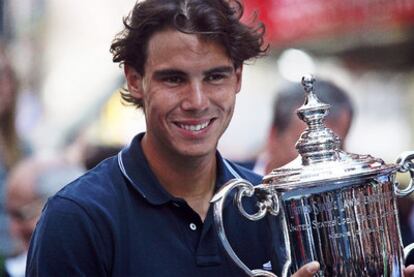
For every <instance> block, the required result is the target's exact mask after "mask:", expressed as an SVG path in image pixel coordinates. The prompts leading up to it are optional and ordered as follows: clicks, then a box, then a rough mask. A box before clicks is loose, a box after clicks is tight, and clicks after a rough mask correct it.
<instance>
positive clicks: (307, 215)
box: [211, 76, 414, 277]
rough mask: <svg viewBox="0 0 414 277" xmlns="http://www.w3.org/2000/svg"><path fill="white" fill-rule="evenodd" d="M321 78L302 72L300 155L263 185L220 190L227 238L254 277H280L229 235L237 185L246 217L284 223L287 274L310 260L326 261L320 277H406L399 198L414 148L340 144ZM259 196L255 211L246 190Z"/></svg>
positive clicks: (241, 183) (413, 167)
mask: <svg viewBox="0 0 414 277" xmlns="http://www.w3.org/2000/svg"><path fill="white" fill-rule="evenodd" d="M314 82H315V79H314V78H313V77H312V76H305V77H303V79H302V85H303V86H304V91H305V102H304V104H303V105H302V107H300V108H299V109H298V111H297V113H298V116H299V118H300V119H302V120H303V121H304V122H305V123H306V124H307V126H308V127H307V128H306V130H305V131H304V132H303V133H302V135H301V137H300V138H299V140H298V142H297V144H296V148H297V150H298V152H299V156H298V158H296V159H295V160H293V161H292V162H290V163H288V164H287V165H285V166H283V167H281V168H277V169H274V170H272V172H270V173H269V174H268V175H267V176H265V177H264V178H263V180H262V183H261V184H259V185H257V186H253V184H251V183H249V182H248V181H246V180H243V179H234V180H231V181H229V182H228V183H227V184H225V185H224V186H223V187H222V188H221V189H220V190H219V191H218V192H217V193H216V195H215V196H214V197H213V199H212V201H211V202H212V203H214V220H215V224H216V227H217V231H218V235H219V238H220V241H221V243H222V244H223V247H224V248H225V250H226V251H227V253H228V255H229V256H230V258H231V259H232V260H233V261H234V262H235V263H236V264H237V265H238V266H239V267H240V268H242V269H243V271H244V272H245V273H246V274H247V276H272V277H274V276H276V275H275V274H274V273H271V272H269V271H266V270H262V269H253V270H251V269H249V268H248V267H247V266H246V265H245V264H244V263H243V262H242V261H241V260H240V259H239V258H238V257H237V254H236V253H235V252H234V251H233V249H232V248H231V245H230V244H229V242H228V240H227V238H226V234H225V229H224V224H223V217H222V214H223V203H224V200H225V198H226V197H227V196H228V195H229V194H230V192H231V191H233V190H236V194H235V196H234V197H235V199H234V200H235V203H236V205H237V207H238V209H239V211H240V212H241V214H242V215H243V216H245V217H246V218H248V219H250V220H254V221H255V220H261V219H262V218H264V217H265V216H266V217H267V220H270V221H274V222H278V223H277V224H278V226H277V227H276V228H277V229H278V230H276V231H274V232H281V231H282V234H283V241H284V245H285V252H286V253H285V261H284V263H283V267H282V269H281V273H280V275H281V276H288V275H289V274H290V273H293V272H295V271H297V270H298V269H299V268H300V267H301V266H303V265H304V264H306V263H308V262H311V261H318V262H319V263H320V265H321V267H320V270H319V272H318V273H317V276H343V277H350V276H358V277H361V276H384V277H386V276H403V273H402V271H403V267H404V261H405V258H406V256H407V255H408V252H409V251H410V250H411V249H412V248H414V244H412V245H409V246H407V247H406V249H403V247H402V240H401V232H400V227H399V220H398V210H397V203H396V199H397V197H404V196H406V195H408V194H410V193H411V192H412V191H413V190H414V184H413V182H414V151H411V152H410V151H408V152H404V153H402V154H401V155H400V157H399V158H398V159H397V162H396V163H395V164H386V163H384V161H383V160H381V159H378V158H374V157H372V156H370V155H357V154H351V153H347V152H345V151H343V150H341V149H339V146H340V140H339V138H338V137H337V136H336V135H335V134H334V133H333V132H332V131H331V130H330V129H328V128H326V126H325V125H324V118H325V117H326V115H327V113H328V112H329V107H330V105H329V104H326V103H322V102H320V101H319V99H318V98H317V96H316V94H315V93H317V92H315V91H314ZM397 172H401V173H409V174H410V177H411V181H410V183H409V185H408V186H407V187H406V188H404V189H401V188H399V184H398V182H396V180H395V177H396V174H397ZM252 196H255V197H256V198H257V199H258V200H257V207H258V211H257V212H256V213H255V214H249V213H247V212H246V211H245V210H244V208H243V205H242V199H243V197H252ZM275 218H277V220H274V219H275ZM269 243H271V242H269Z"/></svg>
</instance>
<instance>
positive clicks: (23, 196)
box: [0, 157, 84, 277]
mask: <svg viewBox="0 0 414 277" xmlns="http://www.w3.org/2000/svg"><path fill="white" fill-rule="evenodd" d="M83 172H84V170H83V169H82V168H81V167H77V166H74V165H69V164H68V163H67V162H66V161H64V160H62V159H58V158H41V157H30V158H26V159H24V160H22V161H21V162H19V163H18V164H17V165H16V166H15V167H13V169H12V170H11V172H10V174H9V177H8V179H7V182H6V210H7V215H8V216H9V218H10V233H11V235H12V236H13V238H14V239H16V240H17V241H18V243H19V246H20V247H19V253H18V254H17V255H15V256H12V257H8V258H6V259H5V261H4V264H3V266H2V268H3V271H2V272H0V276H11V277H23V276H25V269H26V258H27V250H28V248H29V242H30V238H31V236H32V232H33V230H34V228H35V226H36V223H37V220H38V219H39V216H40V213H41V210H42V208H43V205H44V204H45V203H46V200H47V199H48V197H50V196H52V195H53V194H55V193H56V192H57V191H58V190H59V189H61V188H62V187H63V186H64V185H65V184H67V183H68V182H70V181H72V180H74V179H75V178H77V177H79V176H80V175H81V174H82V173H83Z"/></svg>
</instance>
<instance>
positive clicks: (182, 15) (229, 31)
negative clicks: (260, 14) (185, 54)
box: [110, 0, 268, 108]
mask: <svg viewBox="0 0 414 277" xmlns="http://www.w3.org/2000/svg"><path fill="white" fill-rule="evenodd" d="M242 15H243V5H242V3H241V2H240V1H239V0H207V1H206V0H146V1H138V2H137V3H136V4H135V6H134V8H133V10H132V11H131V13H130V14H129V15H128V16H127V17H126V18H124V19H123V23H124V29H123V30H122V31H121V32H120V33H118V34H117V36H116V37H115V39H114V40H113V42H112V45H111V48H110V51H111V53H112V55H113V61H114V62H116V63H120V65H128V66H131V67H133V68H134V69H135V70H136V71H137V72H138V73H140V74H141V75H144V73H145V72H144V66H145V62H146V59H147V46H148V41H149V40H150V38H151V37H152V35H153V34H154V33H156V32H158V31H162V30H165V29H166V28H175V29H176V30H178V31H180V32H183V33H187V34H196V35H199V36H200V37H201V38H202V39H206V40H209V41H215V42H217V43H219V44H220V45H222V46H223V47H224V48H225V49H226V51H227V54H228V56H229V57H230V59H231V60H232V61H233V63H234V66H235V67H236V68H238V67H240V66H241V65H242V64H243V63H244V62H245V61H247V60H249V59H251V58H256V57H259V56H263V55H265V53H266V51H267V48H268V46H266V45H264V40H263V35H264V32H265V27H264V25H263V24H262V23H261V22H255V20H253V22H254V23H255V26H248V25H246V24H244V23H242V22H241V21H240V18H241V17H242ZM121 95H122V98H123V100H124V101H126V102H128V103H130V104H133V105H135V106H137V107H138V108H139V107H142V101H141V100H138V99H136V98H134V97H132V95H130V94H129V92H128V91H127V90H126V89H123V90H122V91H121Z"/></svg>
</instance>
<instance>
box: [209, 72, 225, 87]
mask: <svg viewBox="0 0 414 277" xmlns="http://www.w3.org/2000/svg"><path fill="white" fill-rule="evenodd" d="M227 77H228V75H227V74H224V73H212V74H210V75H208V76H207V77H206V80H207V81H208V82H210V83H214V84H219V83H221V82H222V81H223V80H224V79H226V78H227Z"/></svg>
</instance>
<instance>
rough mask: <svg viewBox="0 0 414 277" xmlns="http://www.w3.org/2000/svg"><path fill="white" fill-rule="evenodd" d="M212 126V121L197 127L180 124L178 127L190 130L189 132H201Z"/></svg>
mask: <svg viewBox="0 0 414 277" xmlns="http://www.w3.org/2000/svg"><path fill="white" fill-rule="evenodd" d="M209 124H210V121H206V122H204V123H201V124H196V125H187V124H178V126H179V127H180V128H182V129H185V130H188V131H195V132H196V131H200V130H203V129H204V128H206V127H207V126H208V125H209Z"/></svg>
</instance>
